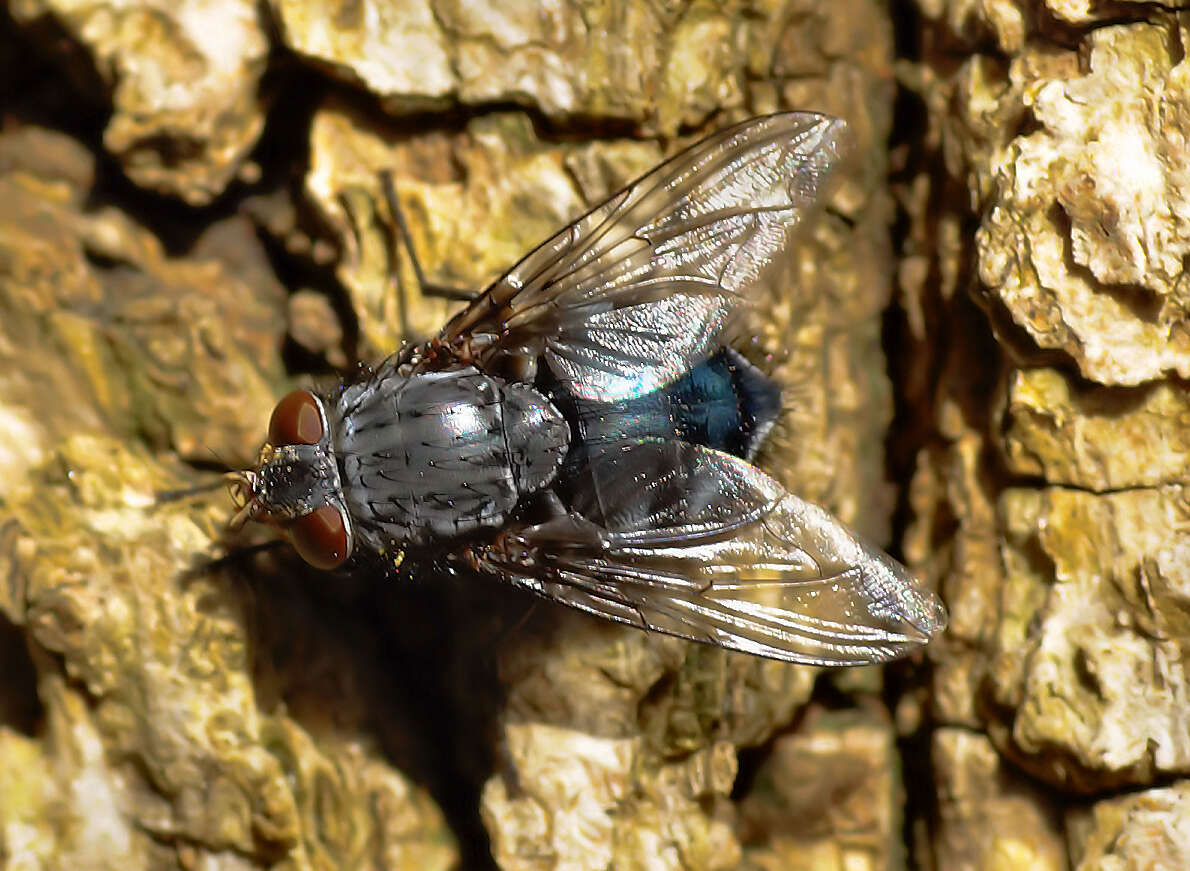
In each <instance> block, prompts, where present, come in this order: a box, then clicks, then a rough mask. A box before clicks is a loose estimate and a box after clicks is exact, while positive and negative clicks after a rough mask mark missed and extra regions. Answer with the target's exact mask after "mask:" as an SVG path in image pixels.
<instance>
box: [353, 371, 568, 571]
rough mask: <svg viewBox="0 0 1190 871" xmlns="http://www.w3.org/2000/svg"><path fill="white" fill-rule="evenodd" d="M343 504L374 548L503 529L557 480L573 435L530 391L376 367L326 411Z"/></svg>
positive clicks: (460, 374) (480, 378)
mask: <svg viewBox="0 0 1190 871" xmlns="http://www.w3.org/2000/svg"><path fill="white" fill-rule="evenodd" d="M330 416H331V418H332V426H333V427H334V442H335V445H336V448H337V452H338V458H339V462H340V469H341V472H342V476H343V478H342V487H343V496H344V500H345V504H346V506H347V509H348V511H349V513H350V514H351V517H352V520H353V521H354V522H355V524H356V528H357V533H358V534H359V535H360V536H361V537H362V538H364V539H365V540H368V541H369V542H370V543H371V544H372V545H373V546H374V547H375V548H377V549H380V550H386V549H391V548H394V547H403V546H405V545H413V546H418V545H429V544H433V543H434V542H435V541H441V540H445V539H451V538H457V537H460V536H464V535H467V534H470V533H474V532H476V531H479V530H482V529H490V528H494V527H498V526H500V525H502V524H503V523H504V521H505V519H506V518H507V517H508V515H509V513H510V512H511V511H512V510H513V509H514V508H515V507H516V505H517V503H518V502H519V501H520V500H521V499H522V498H523V497H525V496H527V495H529V494H531V493H534V492H536V491H538V490H540V489H542V488H543V487H546V486H548V485H549V484H550V482H551V481H553V479H554V477H555V476H556V475H557V472H558V468H559V466H560V465H561V463H562V460H563V459H564V458H565V456H566V452H567V449H568V447H569V444H570V429H569V427H568V425H567V423H566V421H565V419H564V418H563V417H562V414H561V413H560V412H559V411H558V410H557V408H555V407H554V405H553V404H552V403H551V402H550V400H549V399H548V398H546V397H545V396H543V395H542V394H541V393H539V392H538V391H536V390H534V389H533V388H532V387H531V386H529V385H527V384H519V383H515V382H508V381H504V380H503V379H501V378H498V377H496V376H493V375H489V374H487V373H484V372H480V371H479V370H477V369H475V368H474V367H472V366H456V367H452V368H449V369H445V370H442V371H436V372H415V371H409V370H407V369H405V370H402V369H399V368H396V367H390V366H382V367H381V368H380V370H379V371H378V372H377V374H376V375H375V376H373V377H372V378H371V379H369V380H368V381H367V382H365V383H364V384H362V385H353V386H352V387H350V388H348V389H347V390H345V391H344V392H343V393H342V394H341V395H340V397H339V400H338V402H337V403H336V404H335V406H334V408H333V409H332V410H331V415H330Z"/></svg>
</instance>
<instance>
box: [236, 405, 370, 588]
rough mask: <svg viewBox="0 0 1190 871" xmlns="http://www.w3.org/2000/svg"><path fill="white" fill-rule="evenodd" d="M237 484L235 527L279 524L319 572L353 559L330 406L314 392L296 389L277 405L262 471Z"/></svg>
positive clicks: (240, 478)
mask: <svg viewBox="0 0 1190 871" xmlns="http://www.w3.org/2000/svg"><path fill="white" fill-rule="evenodd" d="M232 486H233V495H234V497H235V499H236V502H237V503H238V504H239V506H240V510H239V512H238V513H237V514H236V516H235V518H234V519H233V520H232V527H233V528H238V527H240V526H242V525H243V524H245V523H247V522H248V521H249V520H260V521H263V522H265V523H269V524H271V525H273V526H276V527H277V528H279V529H280V530H281V531H282V532H283V533H284V534H285V536H286V537H287V538H288V539H289V541H290V542H291V543H292V544H293V547H294V549H295V550H296V551H297V552H298V555H299V556H300V557H301V558H302V559H304V560H305V561H306V562H308V563H309V564H310V565H312V566H314V567H315V568H318V569H333V568H337V567H339V566H340V565H342V564H343V563H344V562H345V561H346V560H347V558H348V557H349V556H350V555H351V551H352V547H353V545H354V534H353V530H352V525H351V517H350V515H348V513H347V509H346V507H345V504H344V501H343V490H342V484H341V481H340V478H339V467H338V464H337V463H336V461H335V455H334V451H333V450H332V447H331V443H330V426H329V424H328V421H327V415H326V407H325V406H324V405H323V402H322V400H321V399H319V398H318V397H317V396H315V395H314V394H313V393H311V392H310V391H308V390H295V391H294V392H293V393H290V394H289V395H288V396H286V397H285V398H284V399H282V400H281V401H280V402H278V403H277V407H276V408H275V409H273V416H272V418H271V419H270V420H269V439H268V442H266V443H265V445H264V447H263V448H261V451H260V459H259V461H258V463H257V467H256V468H255V469H254V470H251V471H245V472H239V473H236V475H235V477H234V480H233V483H232Z"/></svg>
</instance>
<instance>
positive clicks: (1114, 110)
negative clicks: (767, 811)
mask: <svg viewBox="0 0 1190 871" xmlns="http://www.w3.org/2000/svg"><path fill="white" fill-rule="evenodd" d="M920 11H921V12H922V14H923V18H924V20H923V22H922V24H923V26H922V27H921V29H920V31H919V33H918V36H917V39H916V40H915V42H916V44H917V46H918V49H917V51H916V53H915V56H914V57H912V58H907V59H905V60H903V61H902V62H901V66H900V68H899V72H900V73H901V79H902V82H903V83H904V85H905V86H906V89H907V91H908V92H909V93H910V94H911V95H912V96H911V97H908V98H907V99H906V113H905V114H906V118H907V119H908V118H911V117H915V118H916V120H917V122H918V123H917V126H916V127H913V126H912V125H911V124H909V123H908V122H907V124H906V138H907V140H908V145H909V146H910V147H909V149H907V151H906V161H905V164H904V167H903V170H902V172H901V173H900V179H901V181H900V184H899V186H898V193H899V196H900V199H901V202H902V203H903V204H904V206H905V209H906V212H907V216H908V230H907V233H906V241H905V249H904V256H903V258H902V260H901V272H900V275H901V291H902V293H903V303H904V309H905V311H906V313H907V317H906V318H905V320H904V328H903V335H904V337H905V339H906V350H907V351H909V353H908V354H907V355H906V356H907V359H909V360H911V361H912V362H906V363H905V364H904V367H905V375H904V377H903V378H901V379H900V382H901V383H902V384H903V385H904V388H905V394H904V395H905V400H906V413H907V414H917V415H920V416H921V417H922V418H923V419H924V418H932V420H931V430H932V432H931V434H930V435H929V436H927V437H926V438H924V439H921V440H920V443H919V444H918V445H914V446H912V447H911V448H910V450H913V451H915V452H916V464H915V466H916V473H915V477H914V481H913V484H912V486H911V489H910V491H909V492H910V494H911V499H910V501H911V504H912V506H913V509H914V511H913V513H914V516H915V517H916V518H917V519H916V521H915V522H914V524H913V526H912V528H911V529H910V532H909V534H908V536H907V542H906V547H907V551H908V553H909V554H910V555H911V556H913V557H915V558H916V559H917V560H918V561H919V564H921V565H923V566H924V565H926V564H932V565H933V566H934V569H933V572H934V575H935V577H937V578H938V579H939V581H940V582H941V583H942V585H943V590H944V593H945V596H946V598H947V600H948V602H949V603H950V606H951V614H952V624H951V629H950V632H949V634H948V637H947V639H946V641H945V643H944V645H942V646H941V647H940V648H939V649H938V650H936V651H935V653H934V656H933V658H934V660H935V663H936V671H935V679H934V687H935V692H934V696H933V698H934V708H935V714H936V716H937V718H938V719H939V720H940V721H941V723H942V724H944V728H940V729H939V730H938V731H937V732H936V733H935V736H934V739H933V759H934V764H935V776H936V778H937V783H938V786H939V800H938V808H939V813H938V817H937V821H936V827H935V829H934V830H933V833H934V837H933V838H932V839H930V840H929V841H923V842H922V843H921V844H920V849H919V850H918V855H919V857H920V859H921V860H922V862H923V863H924V864H927V865H932V866H933V867H937V868H959V869H962V868H970V869H976V868H992V867H994V868H1037V869H1042V868H1052V869H1063V868H1067V867H1076V868H1079V869H1090V868H1141V867H1149V868H1180V867H1184V866H1185V864H1186V861H1187V860H1186V856H1187V849H1188V847H1190V838H1188V836H1187V832H1186V829H1185V808H1184V805H1182V804H1180V803H1179V801H1178V799H1177V796H1178V795H1179V792H1180V790H1181V781H1180V778H1182V777H1184V776H1185V775H1186V773H1187V771H1188V767H1187V761H1188V759H1190V757H1188V753H1190V741H1188V740H1187V731H1186V720H1187V717H1186V714H1187V701H1188V699H1187V695H1188V687H1187V674H1186V671H1185V665H1184V662H1185V645H1186V643H1187V640H1188V638H1190V636H1188V635H1187V629H1188V624H1187V620H1186V615H1187V605H1188V604H1190V600H1188V595H1190V575H1188V574H1187V564H1188V563H1187V560H1186V541H1187V538H1186V533H1187V525H1186V524H1187V505H1188V503H1187V493H1186V488H1185V475H1186V468H1187V462H1186V461H1187V447H1188V442H1187V438H1186V432H1187V430H1186V424H1187V420H1188V419H1187V416H1186V411H1185V408H1184V406H1185V402H1186V389H1185V383H1184V381H1182V380H1181V379H1183V378H1185V376H1186V374H1187V370H1186V364H1187V348H1188V346H1187V332H1186V330H1187V304H1188V301H1190V297H1188V296H1187V289H1188V287H1190V285H1188V284H1187V274H1186V271H1185V263H1186V258H1185V254H1186V250H1187V249H1186V246H1187V242H1188V241H1190V223H1188V217H1190V211H1188V206H1190V201H1188V200H1187V177H1188V176H1187V172H1188V170H1190V162H1188V161H1190V152H1188V150H1187V145H1186V129H1187V128H1186V124H1187V114H1186V112H1187V107H1188V105H1190V103H1188V100H1190V90H1188V89H1187V69H1188V68H1187V65H1186V63H1185V60H1184V53H1185V37H1186V33H1187V30H1186V24H1187V19H1186V18H1185V17H1184V15H1182V14H1180V13H1179V14H1174V13H1170V12H1166V11H1164V10H1161V9H1159V8H1157V7H1144V8H1142V7H1139V6H1131V5H1129V4H1102V5H1101V4H1085V5H1084V4H1078V5H1071V4H1056V3H1045V4H1041V5H1038V4H1017V3H1011V2H1009V3H988V4H968V3H932V2H931V3H924V2H923V3H922V4H921V9H920ZM973 303H974V304H973ZM1113 793H1120V794H1121V795H1120V796H1115V795H1113ZM989 820H990V821H991V825H989ZM1142 833H1143V834H1142Z"/></svg>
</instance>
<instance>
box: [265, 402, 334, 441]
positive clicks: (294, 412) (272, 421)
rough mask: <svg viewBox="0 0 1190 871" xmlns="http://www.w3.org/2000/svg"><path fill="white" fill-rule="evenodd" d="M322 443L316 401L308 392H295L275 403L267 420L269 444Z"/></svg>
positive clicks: (320, 424) (320, 419) (319, 417)
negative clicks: (275, 405)
mask: <svg viewBox="0 0 1190 871" xmlns="http://www.w3.org/2000/svg"><path fill="white" fill-rule="evenodd" d="M320 441H322V416H321V415H320V414H319V413H318V400H316V399H315V398H314V394H312V393H311V392H310V391H309V390H295V391H293V393H290V394H289V395H288V396H286V397H285V398H284V399H282V400H281V401H280V402H278V403H277V407H276V408H274V409H273V416H272V417H271V418H269V444H270V445H273V446H274V447H280V446H282V445H316V444H318V443H319V442H320Z"/></svg>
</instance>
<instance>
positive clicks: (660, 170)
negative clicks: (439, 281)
mask: <svg viewBox="0 0 1190 871" xmlns="http://www.w3.org/2000/svg"><path fill="white" fill-rule="evenodd" d="M843 130H844V125H843V123H842V122H841V121H838V120H836V119H832V118H828V117H825V116H822V115H816V114H810V113H786V114H778V115H770V116H767V117H762V118H755V119H752V120H750V121H746V122H744V123H742V124H739V125H737V126H734V127H730V128H727V129H725V130H722V131H720V132H718V133H715V134H713V135H711V136H710V137H708V138H706V139H704V140H702V141H701V142H699V143H697V144H696V145H694V146H692V147H691V148H689V149H688V150H686V151H684V152H682V153H681V154H678V155H677V156H676V157H674V158H672V159H670V160H668V161H666V162H665V163H662V164H661V165H660V166H658V167H656V168H655V169H653V170H652V171H651V172H649V173H647V174H646V175H644V176H643V177H641V178H640V179H638V180H637V181H636V182H634V183H632V184H631V185H629V186H628V187H627V188H625V189H624V190H622V191H620V192H619V193H618V194H616V195H615V196H613V197H611V198H610V199H609V200H607V201H606V202H605V203H603V204H602V205H600V206H598V207H596V208H595V209H593V210H592V211H591V212H589V213H588V214H587V215H585V216H584V217H582V218H579V219H578V220H577V221H575V222H574V223H573V224H571V225H570V226H569V227H566V228H565V229H564V230H562V231H561V232H559V233H558V234H557V235H555V236H554V237H553V238H551V239H549V240H548V241H546V242H545V243H543V244H542V245H541V246H539V247H538V248H537V249H536V250H534V251H533V252H531V253H530V254H529V255H528V256H526V257H525V258H524V259H523V260H521V262H520V263H518V264H517V265H516V266H514V267H513V268H512V269H510V270H509V271H508V272H507V273H506V274H505V275H504V276H503V277H502V278H500V279H499V280H498V281H496V282H495V283H494V284H493V285H492V286H491V287H489V288H488V289H487V290H486V291H485V292H484V293H483V294H482V295H480V296H479V297H478V298H476V299H475V300H474V301H472V302H471V303H470V304H469V305H467V306H466V307H465V308H464V309H463V310H462V311H460V312H459V313H458V314H457V315H455V316H454V317H453V318H451V319H450V320H449V322H448V323H447V324H446V325H445V327H443V328H442V330H441V332H440V333H439V334H438V335H437V336H435V337H434V338H433V339H431V340H430V341H428V342H426V343H423V344H420V345H416V346H411V347H408V348H406V349H404V350H402V351H400V352H398V353H397V354H395V355H394V356H392V357H390V358H389V359H388V360H386V361H385V362H384V363H382V364H381V365H380V366H379V367H378V368H377V369H376V370H375V371H374V372H372V373H371V374H370V375H368V376H367V377H366V378H365V379H364V380H362V381H360V382H359V383H353V384H345V385H343V386H341V387H340V388H339V389H338V390H337V391H336V392H334V393H333V394H331V395H326V396H322V395H317V394H315V393H314V392H311V391H306V390H299V391H296V392H294V393H291V394H289V395H288V396H286V397H285V398H284V399H282V400H281V401H280V403H278V405H277V407H276V409H275V410H274V412H273V415H272V419H271V421H270V424H269V430H268V441H267V443H266V445H265V447H264V448H263V450H262V453H261V460H260V463H259V465H258V467H257V468H256V469H255V470H252V471H246V472H242V473H237V476H236V484H237V487H236V489H237V491H238V498H239V500H240V502H241V506H242V507H241V509H240V511H239V514H238V515H237V518H236V521H235V522H236V523H243V522H246V521H247V520H251V519H256V520H265V521H268V522H271V523H273V524H275V525H277V526H279V527H281V528H282V529H283V530H284V531H285V534H286V537H287V538H288V539H289V541H291V542H292V544H293V546H294V547H295V549H296V550H297V552H298V554H299V555H300V556H301V557H302V558H303V559H304V560H306V561H307V562H308V563H310V565H312V566H314V567H316V568H319V569H334V568H337V567H339V566H341V565H343V564H344V563H345V562H346V561H347V560H348V559H350V558H351V557H352V555H353V554H355V553H357V552H360V551H365V552H368V551H371V552H376V553H380V554H383V555H385V557H386V558H387V559H389V560H395V561H399V560H401V559H404V558H406V557H408V558H411V559H415V560H417V559H432V560H437V561H445V563H446V565H448V566H454V567H466V568H469V569H472V570H475V571H477V572H480V573H482V574H486V575H493V576H495V577H497V578H501V579H503V580H505V581H507V582H509V583H511V584H513V585H514V586H517V587H521V588H523V589H527V590H530V591H532V592H534V593H536V594H538V595H540V596H544V597H545V598H548V599H551V600H553V601H556V602H561V603H562V604H565V605H569V606H571V607H574V608H579V609H581V610H584V611H587V612H589V613H592V614H595V615H598V616H600V617H604V618H607V619H610V620H615V621H619V622H621V623H627V624H630V625H632V626H636V627H638V628H641V629H647V630H651V631H655V632H663V633H667V634H670V635H676V636H679V637H681V638H686V639H690V640H693V641H699V642H703V643H707V644H712V645H716V646H719V647H723V648H727V649H729V650H736V651H742V652H745V653H751V654H755V655H758V656H766V657H772V658H775V659H781V660H786V661H790V662H801V663H812V664H818V665H856V664H864V663H874V662H883V661H887V660H890V659H893V658H895V657H898V656H902V655H904V654H906V653H908V652H910V651H912V650H914V649H916V648H918V647H920V646H921V645H923V644H926V643H927V642H928V641H930V640H931V639H932V638H933V637H934V636H936V635H937V634H939V633H940V632H941V631H942V630H943V629H944V628H945V625H946V612H945V610H944V608H943V606H942V603H941V601H940V600H939V599H938V597H937V596H936V595H934V594H933V593H932V592H930V591H928V590H926V589H924V588H922V587H920V586H919V585H918V584H917V583H916V582H915V580H914V578H913V577H912V575H911V574H910V573H909V572H908V570H907V569H906V568H905V567H904V566H902V565H901V564H900V563H898V562H896V561H895V560H893V559H892V558H891V557H889V556H887V555H886V554H884V553H883V552H881V551H880V550H878V549H876V548H874V547H872V546H870V545H868V544H866V543H864V542H862V541H861V540H860V539H858V538H857V537H856V536H855V535H853V534H852V533H851V532H850V531H849V530H848V529H847V528H846V527H845V526H843V525H842V524H841V523H840V522H839V521H838V520H836V519H835V518H834V517H832V516H831V515H829V514H828V513H827V512H826V511H824V510H823V509H821V508H819V507H817V506H815V505H813V504H811V503H809V502H806V501H804V500H802V499H800V498H798V497H797V496H794V495H792V494H790V493H788V492H786V491H785V490H784V489H783V488H782V487H781V486H780V485H779V484H778V483H777V482H776V481H774V480H773V479H772V478H771V477H769V476H768V475H766V474H765V473H763V472H762V471H760V470H759V469H757V468H756V467H755V466H753V465H752V464H751V463H750V462H749V458H750V457H751V456H752V455H753V453H754V452H755V450H756V448H757V446H758V445H759V444H760V442H761V441H762V440H763V439H764V436H765V434H766V432H767V431H768V428H769V427H770V426H771V425H772V423H773V421H774V420H775V418H776V416H777V413H778V411H779V407H780V394H779V391H778V389H777V387H776V385H774V384H773V382H772V381H770V380H769V379H768V378H767V377H766V376H764V375H763V374H762V373H761V372H760V371H758V370H757V369H756V368H755V367H753V366H752V365H751V364H749V363H748V362H747V361H746V360H745V359H744V358H743V357H742V356H741V355H739V354H738V353H736V352H734V351H732V350H731V349H729V348H726V347H724V343H725V330H726V328H727V326H728V325H729V323H730V321H731V318H732V316H733V314H734V313H735V312H737V311H738V309H739V308H740V306H741V303H742V302H743V301H744V300H745V298H746V296H747V294H748V291H749V288H750V287H752V286H753V285H754V284H755V283H756V282H757V280H758V278H759V276H760V274H761V273H762V271H763V270H764V269H765V268H766V267H767V266H768V265H769V264H770V263H771V262H772V261H773V260H774V259H775V258H776V256H777V255H778V254H779V253H780V252H781V251H782V250H783V248H784V247H785V245H786V243H787V241H788V239H789V237H790V235H791V233H792V231H793V230H794V229H795V228H796V227H797V226H798V225H799V224H800V223H801V222H802V221H803V219H804V218H805V217H806V215H807V213H808V212H810V211H811V210H812V209H813V207H814V206H815V204H816V202H817V201H818V200H819V199H821V197H822V196H823V195H824V188H825V184H826V181H827V179H828V177H829V176H830V175H831V173H832V170H833V169H834V167H835V166H836V164H837V163H838V161H839V153H840V138H841V136H842V134H843Z"/></svg>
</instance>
